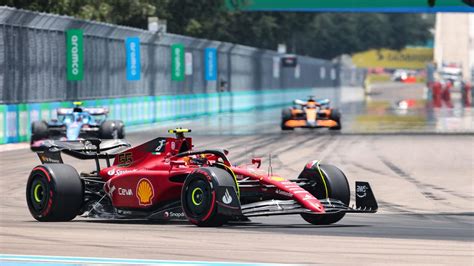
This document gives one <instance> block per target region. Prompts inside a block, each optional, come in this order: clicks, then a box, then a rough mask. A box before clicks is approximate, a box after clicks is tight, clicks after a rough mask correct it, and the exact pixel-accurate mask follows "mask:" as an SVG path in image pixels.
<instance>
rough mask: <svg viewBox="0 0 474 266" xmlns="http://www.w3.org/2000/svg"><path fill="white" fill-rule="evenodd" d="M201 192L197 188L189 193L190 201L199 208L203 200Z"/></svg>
mask: <svg viewBox="0 0 474 266" xmlns="http://www.w3.org/2000/svg"><path fill="white" fill-rule="evenodd" d="M203 193H204V192H203V191H202V189H201V188H199V187H197V188H195V189H193V192H192V193H191V200H192V202H193V204H194V205H196V206H199V205H201V203H202V199H203Z"/></svg>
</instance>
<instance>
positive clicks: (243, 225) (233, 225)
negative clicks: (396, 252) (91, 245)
mask: <svg viewBox="0 0 474 266" xmlns="http://www.w3.org/2000/svg"><path fill="white" fill-rule="evenodd" d="M73 222H85V223H102V224H140V225H147V224H148V225H184V226H189V227H197V226H195V225H193V224H191V223H190V222H188V221H185V220H183V221H181V220H170V221H159V220H127V219H123V220H122V219H120V220H119V219H115V220H113V219H91V220H74V221H73ZM357 227H370V225H360V224H332V225H311V224H265V223H260V222H229V223H227V224H225V225H223V226H221V227H219V228H223V229H259V228H260V229H279V228H280V229H311V228H314V229H325V228H327V229H329V228H332V229H334V228H357Z"/></svg>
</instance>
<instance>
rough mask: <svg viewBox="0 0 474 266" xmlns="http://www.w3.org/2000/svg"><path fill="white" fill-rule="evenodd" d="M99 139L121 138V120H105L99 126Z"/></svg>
mask: <svg viewBox="0 0 474 266" xmlns="http://www.w3.org/2000/svg"><path fill="white" fill-rule="evenodd" d="M99 137H100V138H101V139H123V138H125V125H124V123H123V121H121V120H106V121H104V122H103V123H102V124H101V125H100V128H99Z"/></svg>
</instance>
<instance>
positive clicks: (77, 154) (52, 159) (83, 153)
mask: <svg viewBox="0 0 474 266" xmlns="http://www.w3.org/2000/svg"><path fill="white" fill-rule="evenodd" d="M130 146H131V145H130V144H129V143H128V142H126V141H124V140H121V139H111V140H104V141H102V140H101V139H95V138H90V139H84V140H69V141H59V140H47V141H45V142H44V143H43V145H42V147H41V148H40V149H39V150H38V151H36V153H37V154H38V157H39V158H40V160H41V163H63V160H62V158H61V153H65V154H67V155H69V156H71V157H74V158H77V159H82V160H92V159H94V160H95V161H96V166H97V169H98V170H100V164H99V159H106V161H107V166H110V159H111V158H114V157H115V155H117V154H119V153H120V152H122V151H123V150H125V149H127V148H129V147H130Z"/></svg>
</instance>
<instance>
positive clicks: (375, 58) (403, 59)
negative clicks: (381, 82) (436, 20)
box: [352, 47, 433, 69]
mask: <svg viewBox="0 0 474 266" xmlns="http://www.w3.org/2000/svg"><path fill="white" fill-rule="evenodd" d="M431 61H433V49H432V48H423V47H413V48H405V49H403V50H401V51H394V50H389V49H381V50H370V51H366V52H362V53H357V54H354V55H353V56H352V62H353V63H354V64H355V65H356V66H358V67H364V68H366V67H367V68H374V67H384V68H406V69H423V68H425V67H426V64H427V63H428V62H431Z"/></svg>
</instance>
